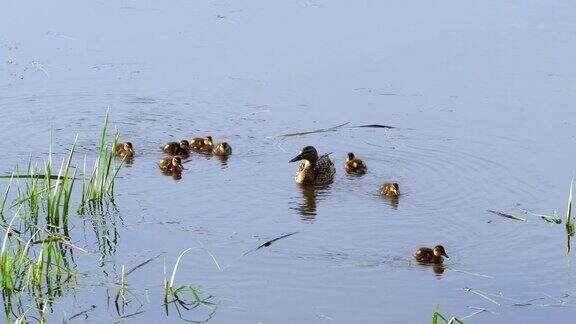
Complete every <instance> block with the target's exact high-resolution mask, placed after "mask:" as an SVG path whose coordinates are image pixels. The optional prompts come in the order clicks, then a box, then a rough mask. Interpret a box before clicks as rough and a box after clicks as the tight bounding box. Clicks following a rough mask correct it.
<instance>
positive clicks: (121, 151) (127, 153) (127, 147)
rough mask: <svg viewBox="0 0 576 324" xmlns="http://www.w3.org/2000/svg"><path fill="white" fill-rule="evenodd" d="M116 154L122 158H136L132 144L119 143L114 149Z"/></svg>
mask: <svg viewBox="0 0 576 324" xmlns="http://www.w3.org/2000/svg"><path fill="white" fill-rule="evenodd" d="M114 153H116V155H119V156H121V157H133V156H134V148H133V146H132V143H131V142H126V143H117V144H116V146H115V147H114Z"/></svg>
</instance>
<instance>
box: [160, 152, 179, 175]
mask: <svg viewBox="0 0 576 324" xmlns="http://www.w3.org/2000/svg"><path fill="white" fill-rule="evenodd" d="M158 166H159V167H160V170H162V171H164V172H172V173H179V172H181V171H182V158H180V157H179V156H168V157H165V158H163V159H162V160H160V161H159V162H158Z"/></svg>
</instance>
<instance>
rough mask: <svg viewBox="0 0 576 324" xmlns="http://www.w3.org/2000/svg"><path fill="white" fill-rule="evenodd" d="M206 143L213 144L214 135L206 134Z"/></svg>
mask: <svg viewBox="0 0 576 324" xmlns="http://www.w3.org/2000/svg"><path fill="white" fill-rule="evenodd" d="M204 145H208V146H212V145H214V143H213V142H212V136H210V135H206V136H204Z"/></svg>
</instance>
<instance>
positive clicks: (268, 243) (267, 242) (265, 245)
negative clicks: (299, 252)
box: [242, 232, 300, 256]
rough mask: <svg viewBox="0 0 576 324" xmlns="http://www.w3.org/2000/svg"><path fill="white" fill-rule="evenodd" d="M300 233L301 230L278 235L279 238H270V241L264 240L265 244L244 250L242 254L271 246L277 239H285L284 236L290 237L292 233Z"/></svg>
mask: <svg viewBox="0 0 576 324" xmlns="http://www.w3.org/2000/svg"><path fill="white" fill-rule="evenodd" d="M298 233H300V232H293V233H289V234H284V235H282V236H279V237H277V238H275V239H272V240H270V241H266V242H264V244H262V245H260V246H259V247H257V248H255V249H252V250H250V251H247V252H244V254H242V256H245V255H246V254H248V253H251V252H254V251H257V250H260V249H261V248H263V247H269V246H270V245H272V243H274V242H276V241H278V240H281V239H283V238H286V237H288V236H292V235H294V234H298Z"/></svg>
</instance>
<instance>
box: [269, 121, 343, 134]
mask: <svg viewBox="0 0 576 324" xmlns="http://www.w3.org/2000/svg"><path fill="white" fill-rule="evenodd" d="M348 124H350V122H346V123H344V124H340V125H338V126H334V127H329V128H321V129H317V130H313V131H308V132H298V133H289V134H284V135H279V136H278V137H291V136H300V135H308V134H315V133H324V132H333V131H336V130H338V129H339V128H342V127H344V126H346V125H348Z"/></svg>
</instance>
